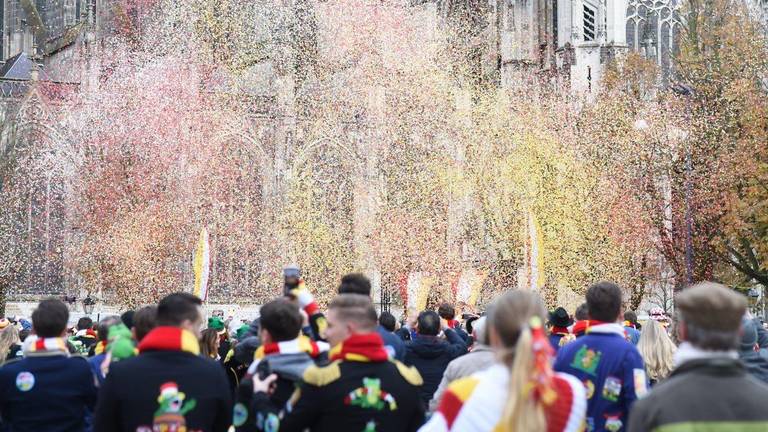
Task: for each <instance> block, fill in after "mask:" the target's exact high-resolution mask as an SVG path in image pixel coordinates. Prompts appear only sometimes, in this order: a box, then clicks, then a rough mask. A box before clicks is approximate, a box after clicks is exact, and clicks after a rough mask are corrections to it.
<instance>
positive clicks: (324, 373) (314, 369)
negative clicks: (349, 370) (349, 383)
mask: <svg viewBox="0 0 768 432" xmlns="http://www.w3.org/2000/svg"><path fill="white" fill-rule="evenodd" d="M339 378H341V360H335V361H332V362H331V363H329V364H327V365H324V366H319V365H311V366H310V367H308V368H307V369H306V370H305V371H304V375H303V376H302V380H303V381H304V383H306V384H309V385H313V386H315V387H323V386H327V385H328V384H331V383H333V382H336V381H338V379H339Z"/></svg>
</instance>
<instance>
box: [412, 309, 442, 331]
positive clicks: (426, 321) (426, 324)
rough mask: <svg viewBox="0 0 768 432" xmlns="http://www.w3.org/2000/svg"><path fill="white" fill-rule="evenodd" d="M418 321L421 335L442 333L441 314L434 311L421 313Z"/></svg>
mask: <svg viewBox="0 0 768 432" xmlns="http://www.w3.org/2000/svg"><path fill="white" fill-rule="evenodd" d="M417 322H418V332H419V334H420V335H425V336H437V334H438V333H440V316H439V315H438V314H437V313H436V312H434V311H424V312H422V313H420V314H419V318H418V321H417Z"/></svg>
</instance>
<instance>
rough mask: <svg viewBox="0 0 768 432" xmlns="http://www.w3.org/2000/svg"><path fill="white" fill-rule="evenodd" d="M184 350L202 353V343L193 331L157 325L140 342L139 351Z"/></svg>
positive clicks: (195, 353) (196, 353)
mask: <svg viewBox="0 0 768 432" xmlns="http://www.w3.org/2000/svg"><path fill="white" fill-rule="evenodd" d="M146 351H184V352H188V353H191V354H194V355H200V343H199V342H198V341H197V338H196V337H195V335H193V334H192V333H191V332H189V331H187V330H184V329H180V328H178V327H155V328H154V329H153V330H152V331H151V332H149V334H147V335H146V336H145V337H144V339H142V340H141V343H140V344H139V352H140V353H143V352H146Z"/></svg>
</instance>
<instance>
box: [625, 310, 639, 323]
mask: <svg viewBox="0 0 768 432" xmlns="http://www.w3.org/2000/svg"><path fill="white" fill-rule="evenodd" d="M624 321H629V323H630V324H637V314H636V313H635V312H633V311H626V312H624Z"/></svg>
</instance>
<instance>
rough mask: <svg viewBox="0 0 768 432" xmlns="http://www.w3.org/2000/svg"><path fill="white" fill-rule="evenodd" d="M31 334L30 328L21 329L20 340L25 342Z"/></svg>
mask: <svg viewBox="0 0 768 432" xmlns="http://www.w3.org/2000/svg"><path fill="white" fill-rule="evenodd" d="M28 336H29V330H19V340H20V341H22V342H24V341H25V340H27V337H28Z"/></svg>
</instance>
